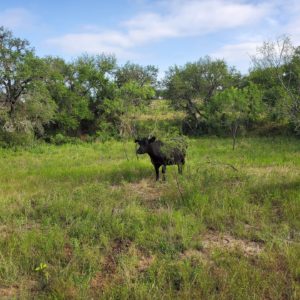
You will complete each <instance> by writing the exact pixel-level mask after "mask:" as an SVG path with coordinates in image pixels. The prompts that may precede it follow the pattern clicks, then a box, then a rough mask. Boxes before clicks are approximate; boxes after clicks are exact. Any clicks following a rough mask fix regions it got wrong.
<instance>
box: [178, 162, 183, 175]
mask: <svg viewBox="0 0 300 300" xmlns="http://www.w3.org/2000/svg"><path fill="white" fill-rule="evenodd" d="M177 166H178V173H179V174H182V163H179V164H178V165H177Z"/></svg>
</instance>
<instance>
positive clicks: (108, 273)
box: [90, 238, 131, 293]
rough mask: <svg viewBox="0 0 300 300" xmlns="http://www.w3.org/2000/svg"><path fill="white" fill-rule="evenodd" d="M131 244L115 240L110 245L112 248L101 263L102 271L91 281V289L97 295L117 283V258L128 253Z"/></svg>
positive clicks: (126, 241)
mask: <svg viewBox="0 0 300 300" xmlns="http://www.w3.org/2000/svg"><path fill="white" fill-rule="evenodd" d="M130 244H131V242H130V241H129V240H126V239H125V240H122V239H119V238H117V239H115V240H114V241H113V244H112V248H111V250H110V252H109V253H108V255H107V256H106V258H105V261H104V263H103V267H102V271H101V272H97V273H96V274H95V276H94V277H93V278H92V279H91V282H90V287H91V289H92V290H93V291H94V292H96V293H98V292H102V291H103V290H105V288H106V287H108V286H109V285H110V284H111V283H112V282H114V283H115V282H116V281H118V279H119V278H118V276H116V272H117V266H118V260H117V259H118V256H119V255H120V254H122V253H125V252H127V251H128V249H129V247H130Z"/></svg>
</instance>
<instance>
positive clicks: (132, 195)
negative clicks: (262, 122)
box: [0, 138, 300, 299]
mask: <svg viewBox="0 0 300 300" xmlns="http://www.w3.org/2000/svg"><path fill="white" fill-rule="evenodd" d="M134 147H135V146H134V143H133V142H126V143H122V142H114V141H111V142H106V143H95V144H82V145H62V146H59V147H58V146H50V145H40V146H36V147H34V148H32V149H27V150H9V149H1V150H0V157H1V159H0V236H1V239H0V296H1V297H7V298H8V299H13V298H21V299H32V298H34V297H35V298H37V299H43V298H50V299H92V298H93V299H100V298H101V299H161V298H163V299H174V298H178V299H297V298H299V293H300V289H299V280H300V266H299V261H300V260H299V257H300V246H299V242H300V231H299V229H300V221H299V220H300V218H299V216H300V144H299V141H298V140H296V139H288V138H274V139H273V138H259V139H258V138H249V139H246V138H244V139H241V140H240V141H239V143H238V146H237V148H236V150H235V151H232V150H231V140H230V139H218V138H201V139H191V140H189V147H188V155H187V163H186V166H185V169H184V174H183V175H182V176H180V175H178V174H177V168H176V167H168V168H167V181H166V182H165V183H163V182H157V183H156V182H155V181H154V179H155V176H154V170H153V167H152V165H151V163H150V160H149V158H148V157H146V156H145V157H139V159H137V157H136V155H135V148H134ZM222 236H226V237H227V236H228V237H230V238H228V239H229V242H228V244H226V243H227V242H226V241H224V242H223V243H220V245H219V246H218V244H217V243H216V242H211V241H210V240H209V239H210V238H211V239H213V238H214V237H222ZM233 242H236V243H237V244H238V245H240V247H230V243H233ZM249 243H254V244H255V245H257V246H258V247H259V249H260V251H259V252H258V253H256V254H249V253H248V252H249V251H248V250H247V249H246V248H243V246H242V245H243V244H245V245H246V246H247V245H249ZM41 263H43V264H45V267H44V268H40V269H39V268H38V267H39V265H40V264H41Z"/></svg>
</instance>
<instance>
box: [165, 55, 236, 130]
mask: <svg viewBox="0 0 300 300" xmlns="http://www.w3.org/2000/svg"><path fill="white" fill-rule="evenodd" d="M239 80H240V74H239V73H238V72H236V71H235V69H233V68H231V69H230V68H229V67H228V66H227V64H226V63H225V62H224V61H223V60H219V59H217V60H212V59H211V58H210V57H205V58H202V59H199V60H198V61H197V62H195V63H187V64H186V65H184V66H183V67H178V66H174V67H171V68H170V69H169V71H168V72H167V74H166V77H165V79H164V84H165V88H166V91H165V94H166V97H167V98H169V99H171V102H172V105H173V107H174V108H175V109H180V110H184V111H185V112H186V113H187V119H186V124H187V125H188V126H189V129H190V131H192V132H193V133H196V132H197V131H199V130H201V129H200V127H201V124H202V125H203V124H205V123H206V121H207V118H208V116H207V115H206V111H207V110H206V107H207V105H208V104H209V103H210V101H211V99H212V97H213V96H214V95H215V94H216V93H217V92H218V91H219V90H224V89H226V88H227V87H228V86H231V85H237V84H238V83H239ZM202 130H203V129H202Z"/></svg>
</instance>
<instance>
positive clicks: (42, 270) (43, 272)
mask: <svg viewBox="0 0 300 300" xmlns="http://www.w3.org/2000/svg"><path fill="white" fill-rule="evenodd" d="M47 268H48V265H47V264H45V263H40V264H39V266H38V267H36V268H35V269H34V270H35V271H36V272H37V273H38V274H39V279H40V280H41V283H42V286H46V284H47V283H48V282H49V276H50V274H49V272H48V271H47Z"/></svg>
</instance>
